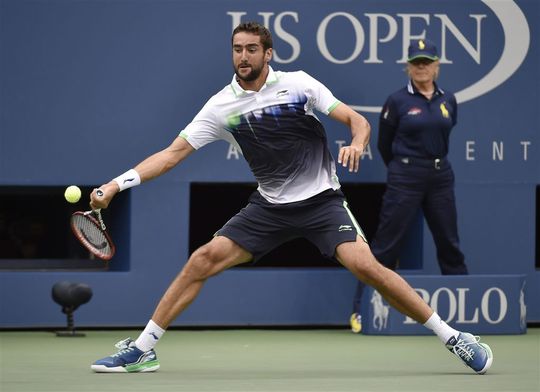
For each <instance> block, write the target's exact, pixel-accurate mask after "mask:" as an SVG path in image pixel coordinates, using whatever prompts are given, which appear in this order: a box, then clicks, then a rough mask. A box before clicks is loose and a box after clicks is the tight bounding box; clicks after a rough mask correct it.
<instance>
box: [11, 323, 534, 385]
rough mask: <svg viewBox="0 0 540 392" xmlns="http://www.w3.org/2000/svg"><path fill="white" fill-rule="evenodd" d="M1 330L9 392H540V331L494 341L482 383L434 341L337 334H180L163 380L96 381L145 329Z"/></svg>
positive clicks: (168, 347)
mask: <svg viewBox="0 0 540 392" xmlns="http://www.w3.org/2000/svg"><path fill="white" fill-rule="evenodd" d="M83 332H85V333H86V334H87V335H86V337H83V338H59V337H56V336H55V335H54V334H53V333H52V332H0V391H2V392H15V391H25V392H27V391H32V392H41V391H54V392H61V391H70V392H83V391H92V392H97V391H99V392H104V391H146V392H148V391H151V392H158V391H189V392H196V391H197V392H198V391H212V392H216V391H218V392H219V391H231V392H244V391H245V392H256V391H283V392H288V391H290V392H293V391H294V392H295V391H309V392H315V391H335V392H338V391H377V392H386V391H415V392H418V391H474V392H478V391H490V392H495V391H505V392H510V391H536V392H537V391H540V329H538V328H535V329H532V328H529V330H528V332H527V334H526V335H505V336H503V335H487V336H484V339H483V340H485V341H486V342H487V343H489V344H490V345H491V347H492V349H493V352H494V355H495V359H494V363H493V366H492V368H491V371H490V372H489V374H487V375H484V376H478V375H476V374H474V373H473V372H472V371H471V370H469V369H467V368H466V367H465V366H463V365H462V364H461V363H460V361H459V360H458V359H457V358H454V357H453V355H452V354H450V353H449V352H448V351H447V350H446V349H445V348H444V347H443V346H442V344H441V343H440V342H439V340H438V339H437V338H436V337H433V336H413V337H406V336H392V337H388V336H365V335H354V334H352V333H350V332H349V331H348V330H345V329H334V330H253V329H248V330H201V331H193V330H171V331H168V332H167V333H166V334H165V335H164V337H163V338H162V340H161V341H160V343H159V345H158V347H157V350H156V351H157V354H158V358H159V360H160V362H161V369H160V370H159V371H158V372H156V373H147V374H144V373H138V374H95V373H92V372H91V370H90V364H91V363H92V362H93V361H94V360H95V359H98V358H100V357H103V356H106V355H108V354H111V353H113V352H114V351H115V349H114V346H113V345H114V343H116V342H117V341H118V340H121V339H123V338H125V337H128V336H131V337H133V338H135V337H137V336H138V332H137V331H118V330H116V331H83Z"/></svg>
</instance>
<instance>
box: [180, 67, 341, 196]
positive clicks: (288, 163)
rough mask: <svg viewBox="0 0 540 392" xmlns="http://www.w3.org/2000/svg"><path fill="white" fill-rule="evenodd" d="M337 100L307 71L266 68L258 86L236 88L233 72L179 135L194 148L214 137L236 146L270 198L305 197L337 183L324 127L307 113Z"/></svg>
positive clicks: (325, 108) (331, 106)
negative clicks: (258, 88) (256, 87)
mask: <svg viewBox="0 0 540 392" xmlns="http://www.w3.org/2000/svg"><path fill="white" fill-rule="evenodd" d="M339 103H340V101H338V100H337V99H336V98H335V97H334V96H333V95H332V93H331V92H330V90H328V88H326V87H325V86H324V85H323V84H322V83H320V82H319V81H318V80H316V79H314V78H313V77H311V76H310V75H308V74H307V73H305V72H303V71H297V72H280V71H276V72H274V70H273V69H272V68H271V67H270V71H269V73H268V76H267V78H266V82H265V84H264V85H263V87H262V88H261V90H260V91H246V90H244V89H242V87H240V85H239V84H238V82H237V81H236V76H234V77H233V80H232V82H231V83H230V84H229V85H227V86H225V87H224V88H223V89H222V90H221V91H220V92H218V93H217V94H216V95H214V96H213V97H212V98H210V99H209V100H208V102H207V103H206V104H205V105H204V107H203V108H202V109H201V111H200V112H199V113H198V114H197V115H196V116H195V118H194V119H193V121H192V122H191V123H190V124H188V125H187V126H186V128H185V129H184V130H183V131H182V132H180V136H181V137H183V138H185V139H186V140H187V142H188V143H189V144H191V145H192V146H193V148H195V149H199V148H201V147H203V146H204V145H206V144H208V143H211V142H213V141H216V140H226V141H228V142H229V143H231V144H232V145H234V146H235V147H237V148H238V149H239V150H240V151H241V152H242V154H243V156H244V158H245V159H246V161H247V162H248V164H249V166H250V168H251V170H252V172H253V174H254V176H255V178H256V180H257V182H258V184H259V187H258V191H259V192H260V194H261V195H262V196H263V197H264V198H265V199H266V200H267V201H269V202H270V203H273V204H283V203H290V202H295V201H300V200H305V199H308V198H310V197H311V196H314V195H316V194H318V193H321V192H323V191H325V190H327V189H334V190H336V189H339V187H340V184H339V181H338V178H337V176H336V167H335V163H334V160H333V158H332V156H331V154H330V151H329V150H328V145H327V139H326V132H325V130H324V127H323V126H322V124H321V122H320V121H319V120H318V119H317V117H316V116H315V114H314V113H313V110H314V109H316V110H318V111H320V112H322V113H324V114H328V113H330V112H331V111H332V110H333V109H334V108H335V107H336V106H337V105H338V104H339Z"/></svg>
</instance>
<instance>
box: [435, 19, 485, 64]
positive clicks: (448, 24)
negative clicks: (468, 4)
mask: <svg viewBox="0 0 540 392" xmlns="http://www.w3.org/2000/svg"><path fill="white" fill-rule="evenodd" d="M434 16H435V17H436V18H439V19H440V20H441V27H442V32H441V37H442V43H441V60H440V61H441V63H448V64H451V63H453V61H452V60H448V59H447V58H446V29H448V30H449V31H450V32H451V33H452V34H453V35H454V37H456V39H457V40H458V42H459V43H460V44H461V45H462V46H463V48H464V49H465V50H466V51H467V53H469V55H470V56H471V57H472V58H473V59H474V61H476V63H477V64H480V58H481V55H480V37H481V35H482V33H481V24H480V23H481V22H482V19H484V18H485V17H486V15H469V17H471V18H474V19H476V48H474V47H473V46H472V45H471V44H470V43H469V41H467V38H465V36H464V35H463V34H462V33H461V31H459V29H458V28H457V27H456V25H455V24H454V23H453V22H452V21H451V20H450V19H449V18H448V16H447V15H444V14H435V15H434Z"/></svg>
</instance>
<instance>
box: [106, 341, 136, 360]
mask: <svg viewBox="0 0 540 392" xmlns="http://www.w3.org/2000/svg"><path fill="white" fill-rule="evenodd" d="M131 342H133V339H131V338H127V339H124V340H120V341H119V342H118V343H116V344H115V345H114V347H116V348H117V349H118V350H119V351H118V352H117V353H116V354H112V355H111V357H112V358H116V357H118V356H120V355H122V354H125V353H128V352H130V351H133V346H130V344H131Z"/></svg>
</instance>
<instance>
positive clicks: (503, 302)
mask: <svg viewBox="0 0 540 392" xmlns="http://www.w3.org/2000/svg"><path fill="white" fill-rule="evenodd" d="M491 293H497V294H498V295H499V302H500V305H499V315H498V317H497V318H496V319H492V318H491V314H490V313H489V297H490V295H491ZM507 311H508V300H507V299H506V295H505V294H504V291H502V290H501V289H500V288H498V287H492V288H490V289H489V290H488V291H486V292H485V293H484V295H483V296H482V316H484V319H485V320H486V321H487V322H488V323H490V324H499V323H500V322H501V321H502V320H503V319H504V317H505V316H506V313H507Z"/></svg>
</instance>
